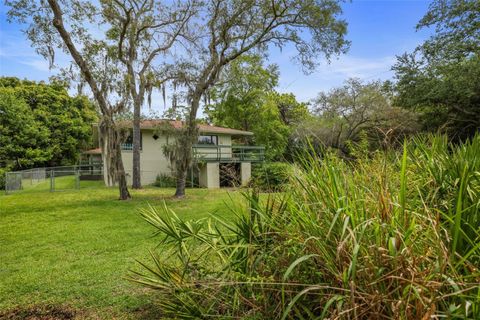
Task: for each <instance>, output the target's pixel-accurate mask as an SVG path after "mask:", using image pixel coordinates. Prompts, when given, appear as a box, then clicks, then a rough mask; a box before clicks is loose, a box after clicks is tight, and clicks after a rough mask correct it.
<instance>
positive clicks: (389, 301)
mask: <svg viewBox="0 0 480 320" xmlns="http://www.w3.org/2000/svg"><path fill="white" fill-rule="evenodd" d="M479 147H480V136H476V137H475V138H474V139H473V140H472V141H471V142H469V143H467V144H464V145H458V146H457V145H452V144H449V143H448V142H447V140H446V138H445V137H427V138H418V139H415V140H413V141H410V142H409V143H405V144H404V148H403V150H399V151H397V150H387V151H384V152H376V153H374V154H373V155H372V156H371V157H364V158H359V159H357V160H356V161H355V162H353V163H352V162H346V161H344V160H342V159H341V158H339V157H337V156H335V155H333V154H327V155H325V157H323V158H322V159H319V158H318V157H317V156H316V155H315V153H313V155H311V156H309V155H306V156H305V157H304V158H303V161H302V162H301V166H299V167H297V168H295V169H294V172H293V173H292V175H291V179H290V185H289V188H288V189H287V190H286V192H285V193H283V194H279V195H277V196H274V195H270V196H269V197H267V198H262V197H260V196H259V195H258V194H256V193H246V194H245V198H246V203H234V204H233V205H230V206H229V209H230V210H232V211H233V212H234V213H235V215H236V219H223V218H221V217H219V216H216V215H215V216H213V217H212V218H211V219H200V220H199V219H194V220H186V221H185V220H183V219H181V218H180V217H179V216H177V215H176V214H175V213H174V212H173V211H172V210H169V209H168V208H167V207H164V208H163V210H161V211H159V210H157V209H155V208H147V209H145V210H144V211H143V212H142V215H143V217H144V218H145V219H146V221H148V222H149V223H150V224H151V225H152V226H154V227H155V228H156V230H157V231H158V234H159V235H160V236H161V237H162V241H161V243H163V244H168V245H169V246H170V248H171V250H170V251H169V252H168V253H166V252H164V251H163V252H162V255H161V256H160V255H157V254H156V253H153V252H152V253H151V256H152V260H153V262H152V263H148V264H147V263H142V266H143V267H144V268H143V272H137V273H135V274H132V280H134V281H137V282H139V283H141V284H143V285H145V286H147V287H150V288H153V289H155V290H157V291H158V293H159V294H160V296H159V299H158V301H159V304H160V307H161V308H162V311H163V312H164V313H165V314H166V315H167V316H170V317H172V318H184V319H186V318H209V317H219V318H241V319H252V318H260V319H266V318H268V319H287V318H295V319H332V318H335V319H355V318H356V319H382V318H391V319H427V318H439V317H442V318H443V317H446V318H464V319H478V317H479V316H480V288H479V286H478V279H479V277H480V271H479V270H478V267H477V266H478V265H479V261H480V260H479V258H480V247H479V246H478V243H479V240H480V229H479V227H478V226H479V223H478V221H479V220H478V219H479V215H480V210H479V208H480V189H479V181H480V180H479V172H480V163H479V161H478V159H480V157H479V152H480V148H479ZM417 158H418V159H419V160H417Z"/></svg>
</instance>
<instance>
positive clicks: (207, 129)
mask: <svg viewBox="0 0 480 320" xmlns="http://www.w3.org/2000/svg"><path fill="white" fill-rule="evenodd" d="M165 123H170V124H171V125H172V126H173V127H174V128H177V129H180V128H181V127H183V125H184V123H185V122H184V121H178V120H143V121H142V122H141V123H140V128H142V129H155V128H157V127H158V126H159V125H161V124H165ZM122 124H123V125H124V126H130V125H131V122H130V121H125V122H123V123H122ZM198 129H199V130H200V133H218V134H229V135H233V136H252V135H253V132H250V131H243V130H238V129H230V128H225V127H217V126H211V125H208V124H203V123H200V124H198Z"/></svg>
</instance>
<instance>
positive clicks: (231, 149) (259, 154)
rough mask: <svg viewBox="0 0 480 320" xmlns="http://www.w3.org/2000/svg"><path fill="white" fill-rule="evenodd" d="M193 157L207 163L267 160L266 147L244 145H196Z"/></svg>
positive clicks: (193, 149) (193, 148)
mask: <svg viewBox="0 0 480 320" xmlns="http://www.w3.org/2000/svg"><path fill="white" fill-rule="evenodd" d="M192 152H193V157H194V159H196V160H199V161H205V162H262V161H264V160H265V147H260V146H243V145H208V144H195V145H193V147H192Z"/></svg>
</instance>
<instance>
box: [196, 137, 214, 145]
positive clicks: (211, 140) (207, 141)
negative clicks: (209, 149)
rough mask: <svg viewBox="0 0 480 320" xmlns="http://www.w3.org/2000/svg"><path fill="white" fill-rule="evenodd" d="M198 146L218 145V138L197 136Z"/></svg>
mask: <svg viewBox="0 0 480 320" xmlns="http://www.w3.org/2000/svg"><path fill="white" fill-rule="evenodd" d="M198 144H213V145H217V144H218V137H217V136H199V137H198Z"/></svg>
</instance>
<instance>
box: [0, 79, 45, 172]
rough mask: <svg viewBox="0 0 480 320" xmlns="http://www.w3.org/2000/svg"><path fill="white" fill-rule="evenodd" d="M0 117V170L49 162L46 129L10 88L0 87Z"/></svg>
mask: <svg viewBox="0 0 480 320" xmlns="http://www.w3.org/2000/svg"><path fill="white" fill-rule="evenodd" d="M0 115H1V117H0V167H9V168H26V167H31V166H34V165H37V164H41V163H45V162H46V161H48V160H49V158H50V157H51V151H50V150H48V148H49V145H48V137H49V132H48V129H47V128H45V127H43V126H42V124H41V123H39V122H38V121H36V119H35V117H34V115H33V114H32V110H31V109H30V108H29V106H28V105H27V104H26V103H25V101H24V99H23V98H21V97H18V95H17V92H16V90H14V89H13V88H5V87H1V86H0Z"/></svg>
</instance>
